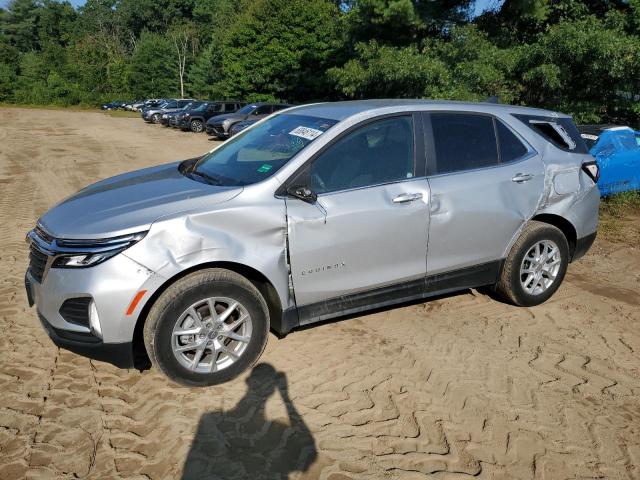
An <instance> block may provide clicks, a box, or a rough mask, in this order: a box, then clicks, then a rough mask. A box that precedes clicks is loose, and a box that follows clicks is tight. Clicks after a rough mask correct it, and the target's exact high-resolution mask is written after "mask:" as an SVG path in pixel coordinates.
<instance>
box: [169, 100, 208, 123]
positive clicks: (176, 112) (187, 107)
mask: <svg viewBox="0 0 640 480" xmlns="http://www.w3.org/2000/svg"><path fill="white" fill-rule="evenodd" d="M201 104H202V101H201V100H193V101H191V102H189V103H187V104H186V105H185V106H183V107H182V108H178V109H175V110H170V111H167V112H165V113H163V114H162V115H161V116H160V124H161V125H163V126H165V127H169V126H171V119H172V118H174V117H175V116H177V115H179V114H180V113H182V112H185V111H187V110H191V109H193V108H197V107H198V106H199V105H201Z"/></svg>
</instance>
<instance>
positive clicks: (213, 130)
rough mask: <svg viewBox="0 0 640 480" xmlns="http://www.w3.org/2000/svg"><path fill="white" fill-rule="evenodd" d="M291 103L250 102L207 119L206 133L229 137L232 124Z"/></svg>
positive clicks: (262, 115) (266, 114)
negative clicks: (233, 111)
mask: <svg viewBox="0 0 640 480" xmlns="http://www.w3.org/2000/svg"><path fill="white" fill-rule="evenodd" d="M291 106H292V105H287V104H286V103H265V102H258V103H250V104H248V105H245V106H244V107H242V108H241V109H240V110H238V111H237V112H235V113H225V114H223V115H216V116H215V117H211V118H210V119H209V120H208V121H207V127H206V128H207V133H208V134H209V135H212V136H215V137H217V138H229V136H230V133H229V129H230V128H231V126H232V125H234V124H236V123H238V122H243V121H245V120H260V119H261V118H264V117H267V116H269V115H271V114H272V113H273V112H277V111H278V110H282V109H284V108H289V107H291Z"/></svg>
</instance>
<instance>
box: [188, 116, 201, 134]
mask: <svg viewBox="0 0 640 480" xmlns="http://www.w3.org/2000/svg"><path fill="white" fill-rule="evenodd" d="M189 127H190V128H191V131H192V132H193V133H202V131H203V130H204V123H202V120H198V119H196V120H191V124H190V125H189Z"/></svg>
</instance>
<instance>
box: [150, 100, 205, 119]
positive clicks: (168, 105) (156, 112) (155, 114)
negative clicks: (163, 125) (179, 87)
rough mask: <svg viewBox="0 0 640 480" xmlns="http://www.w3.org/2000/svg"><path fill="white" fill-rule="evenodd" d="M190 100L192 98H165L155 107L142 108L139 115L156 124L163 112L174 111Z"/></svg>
mask: <svg viewBox="0 0 640 480" xmlns="http://www.w3.org/2000/svg"><path fill="white" fill-rule="evenodd" d="M192 101H193V99H192V98H181V99H173V100H166V101H165V102H163V103H161V104H160V105H158V106H157V107H150V108H144V109H143V110H142V113H141V116H142V119H143V120H144V121H145V122H149V123H156V124H158V123H160V120H161V119H162V114H163V113H168V112H175V111H176V110H180V109H181V108H184V107H185V106H186V105H188V104H189V103H191V102H192Z"/></svg>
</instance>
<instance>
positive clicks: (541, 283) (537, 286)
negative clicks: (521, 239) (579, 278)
mask: <svg viewBox="0 0 640 480" xmlns="http://www.w3.org/2000/svg"><path fill="white" fill-rule="evenodd" d="M561 263H562V255H561V253H560V249H559V248H558V245H556V244H555V242H553V241H551V240H542V241H539V242H536V243H535V244H534V245H533V246H532V247H531V248H530V249H529V250H528V251H527V253H526V254H525V256H524V258H523V259H522V264H521V265H520V284H521V285H522V288H524V290H525V292H527V293H528V294H530V295H540V294H542V293H544V292H546V291H547V290H548V289H549V287H551V285H553V283H554V282H555V280H556V277H557V276H558V272H559V271H560V266H561Z"/></svg>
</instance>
